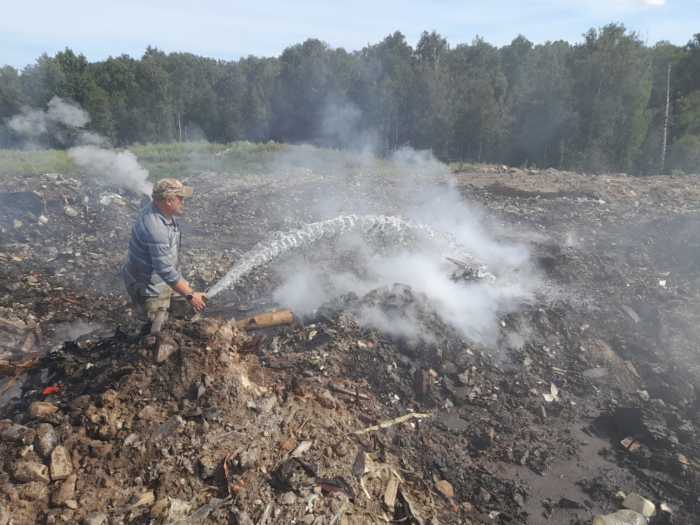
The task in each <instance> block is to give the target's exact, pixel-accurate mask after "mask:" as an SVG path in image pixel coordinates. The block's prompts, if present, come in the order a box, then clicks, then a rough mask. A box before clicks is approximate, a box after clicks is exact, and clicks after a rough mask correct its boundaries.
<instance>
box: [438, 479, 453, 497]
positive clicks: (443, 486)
mask: <svg viewBox="0 0 700 525" xmlns="http://www.w3.org/2000/svg"><path fill="white" fill-rule="evenodd" d="M435 488H436V489H437V491H438V492H439V493H440V494H442V495H443V496H445V497H446V498H447V499H452V498H454V497H455V489H454V488H453V487H452V484H451V483H450V482H449V481H447V480H444V479H441V480H440V481H437V482H436V483H435Z"/></svg>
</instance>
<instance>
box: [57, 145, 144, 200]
mask: <svg viewBox="0 0 700 525" xmlns="http://www.w3.org/2000/svg"><path fill="white" fill-rule="evenodd" d="M68 155H69V156H70V158H71V159H73V162H75V164H76V165H77V166H79V167H80V168H82V169H83V170H84V171H85V172H87V173H89V174H92V175H95V176H97V177H100V178H101V179H102V180H104V181H105V182H107V183H111V184H114V185H117V186H122V187H125V188H129V189H131V190H135V191H137V192H139V193H144V194H146V195H150V194H151V191H152V190H153V184H151V183H150V182H148V171H147V170H145V169H144V168H143V167H141V165H140V164H139V161H138V159H137V158H136V155H134V154H133V153H131V152H130V151H114V150H108V149H104V148H100V147H98V146H77V147H75V148H71V149H69V150H68Z"/></svg>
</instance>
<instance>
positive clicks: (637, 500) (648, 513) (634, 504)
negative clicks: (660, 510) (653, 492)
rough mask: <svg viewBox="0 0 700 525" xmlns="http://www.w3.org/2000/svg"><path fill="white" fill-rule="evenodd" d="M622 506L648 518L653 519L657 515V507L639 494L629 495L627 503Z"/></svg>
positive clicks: (626, 499) (624, 502)
mask: <svg viewBox="0 0 700 525" xmlns="http://www.w3.org/2000/svg"><path fill="white" fill-rule="evenodd" d="M622 506H623V507H625V508H626V509H630V510H633V511H635V512H639V513H640V514H642V515H643V516H645V517H647V518H651V517H652V516H653V515H654V514H656V505H654V504H653V503H652V502H651V501H649V500H648V499H646V498H643V497H642V496H640V495H639V494H634V493H632V494H629V495H628V496H627V497H626V498H625V501H623V502H622Z"/></svg>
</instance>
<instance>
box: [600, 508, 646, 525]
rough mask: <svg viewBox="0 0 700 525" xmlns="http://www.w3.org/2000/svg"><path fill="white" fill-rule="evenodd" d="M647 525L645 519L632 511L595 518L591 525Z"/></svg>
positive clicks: (621, 511) (622, 511)
mask: <svg viewBox="0 0 700 525" xmlns="http://www.w3.org/2000/svg"><path fill="white" fill-rule="evenodd" d="M616 524H624V525H647V519H646V518H645V517H644V516H642V515H641V514H639V513H638V512H635V511H633V510H618V511H617V512H613V513H612V514H605V515H604V516H603V515H600V516H595V517H594V518H593V525H616Z"/></svg>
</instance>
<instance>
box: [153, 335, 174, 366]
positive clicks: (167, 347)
mask: <svg viewBox="0 0 700 525" xmlns="http://www.w3.org/2000/svg"><path fill="white" fill-rule="evenodd" d="M159 339H160V340H159V341H158V346H157V347H156V353H155V360H156V363H164V362H165V361H167V360H168V359H169V358H170V356H171V355H173V354H174V353H175V352H177V350H178V348H179V347H178V344H177V342H176V341H175V340H174V339H173V338H171V337H167V336H163V335H161V336H160V338H159Z"/></svg>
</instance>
